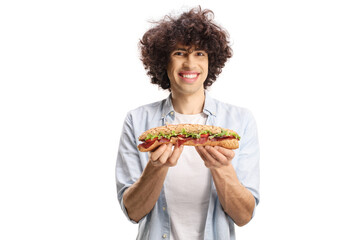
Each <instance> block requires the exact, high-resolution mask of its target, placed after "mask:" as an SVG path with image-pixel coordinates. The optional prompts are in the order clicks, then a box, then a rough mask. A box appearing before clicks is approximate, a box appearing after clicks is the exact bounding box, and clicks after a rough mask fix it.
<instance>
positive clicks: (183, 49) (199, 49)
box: [174, 48, 205, 52]
mask: <svg viewBox="0 0 360 240" xmlns="http://www.w3.org/2000/svg"><path fill="white" fill-rule="evenodd" d="M174 51H184V52H188V51H189V49H185V48H178V49H175V50H174ZM194 51H205V50H204V49H201V48H195V50H194Z"/></svg>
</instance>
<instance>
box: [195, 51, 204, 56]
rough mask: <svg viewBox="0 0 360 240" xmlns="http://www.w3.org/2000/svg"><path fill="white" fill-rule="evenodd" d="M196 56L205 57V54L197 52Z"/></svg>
mask: <svg viewBox="0 0 360 240" xmlns="http://www.w3.org/2000/svg"><path fill="white" fill-rule="evenodd" d="M196 55H197V56H206V53H205V52H203V51H200V52H197V53H196Z"/></svg>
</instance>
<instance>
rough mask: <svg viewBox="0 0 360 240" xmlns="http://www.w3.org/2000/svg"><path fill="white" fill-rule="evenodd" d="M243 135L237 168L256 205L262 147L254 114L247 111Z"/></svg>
mask: <svg viewBox="0 0 360 240" xmlns="http://www.w3.org/2000/svg"><path fill="white" fill-rule="evenodd" d="M244 126H245V128H244V131H243V136H241V139H240V146H239V155H238V159H237V166H236V168H235V170H236V173H237V176H238V178H239V181H240V182H241V183H242V184H243V185H244V186H245V187H246V188H247V189H248V190H249V191H250V192H251V193H252V195H253V196H254V198H255V208H254V212H253V216H254V213H255V209H256V206H257V205H258V204H259V201H260V194H259V185H260V166H259V162H260V149H259V140H258V131H257V125H256V121H255V118H254V116H253V115H252V113H251V112H250V111H247V113H246V118H245V119H244Z"/></svg>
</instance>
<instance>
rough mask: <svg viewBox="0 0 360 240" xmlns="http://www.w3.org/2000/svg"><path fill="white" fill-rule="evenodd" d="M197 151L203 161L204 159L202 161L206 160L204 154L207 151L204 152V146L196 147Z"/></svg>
mask: <svg viewBox="0 0 360 240" xmlns="http://www.w3.org/2000/svg"><path fill="white" fill-rule="evenodd" d="M195 150H196V151H197V152H198V154H199V155H200V157H201V159H202V160H205V156H204V154H203V151H205V150H204V147H203V146H196V147H195Z"/></svg>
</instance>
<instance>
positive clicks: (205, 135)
mask: <svg viewBox="0 0 360 240" xmlns="http://www.w3.org/2000/svg"><path fill="white" fill-rule="evenodd" d="M208 136H209V134H208V133H206V134H201V135H200V137H202V138H206V137H208Z"/></svg>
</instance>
